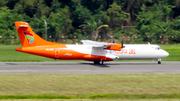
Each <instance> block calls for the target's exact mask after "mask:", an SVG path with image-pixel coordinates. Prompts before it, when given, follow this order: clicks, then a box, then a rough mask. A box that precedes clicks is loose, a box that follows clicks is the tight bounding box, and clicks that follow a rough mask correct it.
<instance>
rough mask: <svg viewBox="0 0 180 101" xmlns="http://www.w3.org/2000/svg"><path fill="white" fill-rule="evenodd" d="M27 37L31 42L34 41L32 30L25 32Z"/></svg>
mask: <svg viewBox="0 0 180 101" xmlns="http://www.w3.org/2000/svg"><path fill="white" fill-rule="evenodd" d="M24 34H25V36H26V38H27V39H28V40H29V44H31V43H33V42H34V35H33V34H32V33H30V32H24Z"/></svg>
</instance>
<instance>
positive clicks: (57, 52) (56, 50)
mask: <svg viewBox="0 0 180 101" xmlns="http://www.w3.org/2000/svg"><path fill="white" fill-rule="evenodd" d="M59 57H60V50H59V49H55V58H56V59H57V58H59Z"/></svg>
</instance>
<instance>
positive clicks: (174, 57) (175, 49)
mask: <svg viewBox="0 0 180 101" xmlns="http://www.w3.org/2000/svg"><path fill="white" fill-rule="evenodd" d="M160 46H161V48H162V49H164V50H166V51H167V52H168V53H169V56H168V57H166V58H163V59H162V60H163V61H180V44H173V45H160Z"/></svg>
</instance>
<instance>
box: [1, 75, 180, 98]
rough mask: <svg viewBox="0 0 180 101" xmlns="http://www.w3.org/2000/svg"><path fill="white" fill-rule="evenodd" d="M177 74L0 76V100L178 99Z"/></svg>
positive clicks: (179, 94) (179, 89)
mask: <svg viewBox="0 0 180 101" xmlns="http://www.w3.org/2000/svg"><path fill="white" fill-rule="evenodd" d="M179 78H180V75H179V74H43V75H42V74H18V75H2V74H1V75H0V99H101V100H102V99H110V100H112V99H138V100H141V99H179V98H180V83H179V82H180V79H179Z"/></svg>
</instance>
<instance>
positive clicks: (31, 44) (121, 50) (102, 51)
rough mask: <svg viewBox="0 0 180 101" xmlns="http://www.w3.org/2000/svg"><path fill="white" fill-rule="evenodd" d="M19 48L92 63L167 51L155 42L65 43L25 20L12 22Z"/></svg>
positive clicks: (152, 56)
mask: <svg viewBox="0 0 180 101" xmlns="http://www.w3.org/2000/svg"><path fill="white" fill-rule="evenodd" d="M15 26H16V28H17V32H18V35H19V38H20V41H21V45H22V48H16V51H19V52H24V53H29V54H34V55H39V56H43V57H48V58H52V59H55V60H56V59H59V60H86V61H93V62H94V64H103V63H104V62H105V61H113V60H116V59H157V60H158V64H161V58H164V57H167V56H168V55H169V53H168V52H166V51H165V50H163V49H161V48H160V47H159V46H158V45H150V44H148V45H123V43H122V44H116V43H114V42H113V43H105V42H96V41H91V40H82V41H81V42H82V43H83V44H75V45H74V44H73V45H65V44H60V43H54V42H49V41H46V40H44V39H42V38H41V37H39V36H38V35H37V34H36V33H34V32H33V30H32V29H31V27H30V26H29V24H28V23H27V22H21V21H19V22H15Z"/></svg>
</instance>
